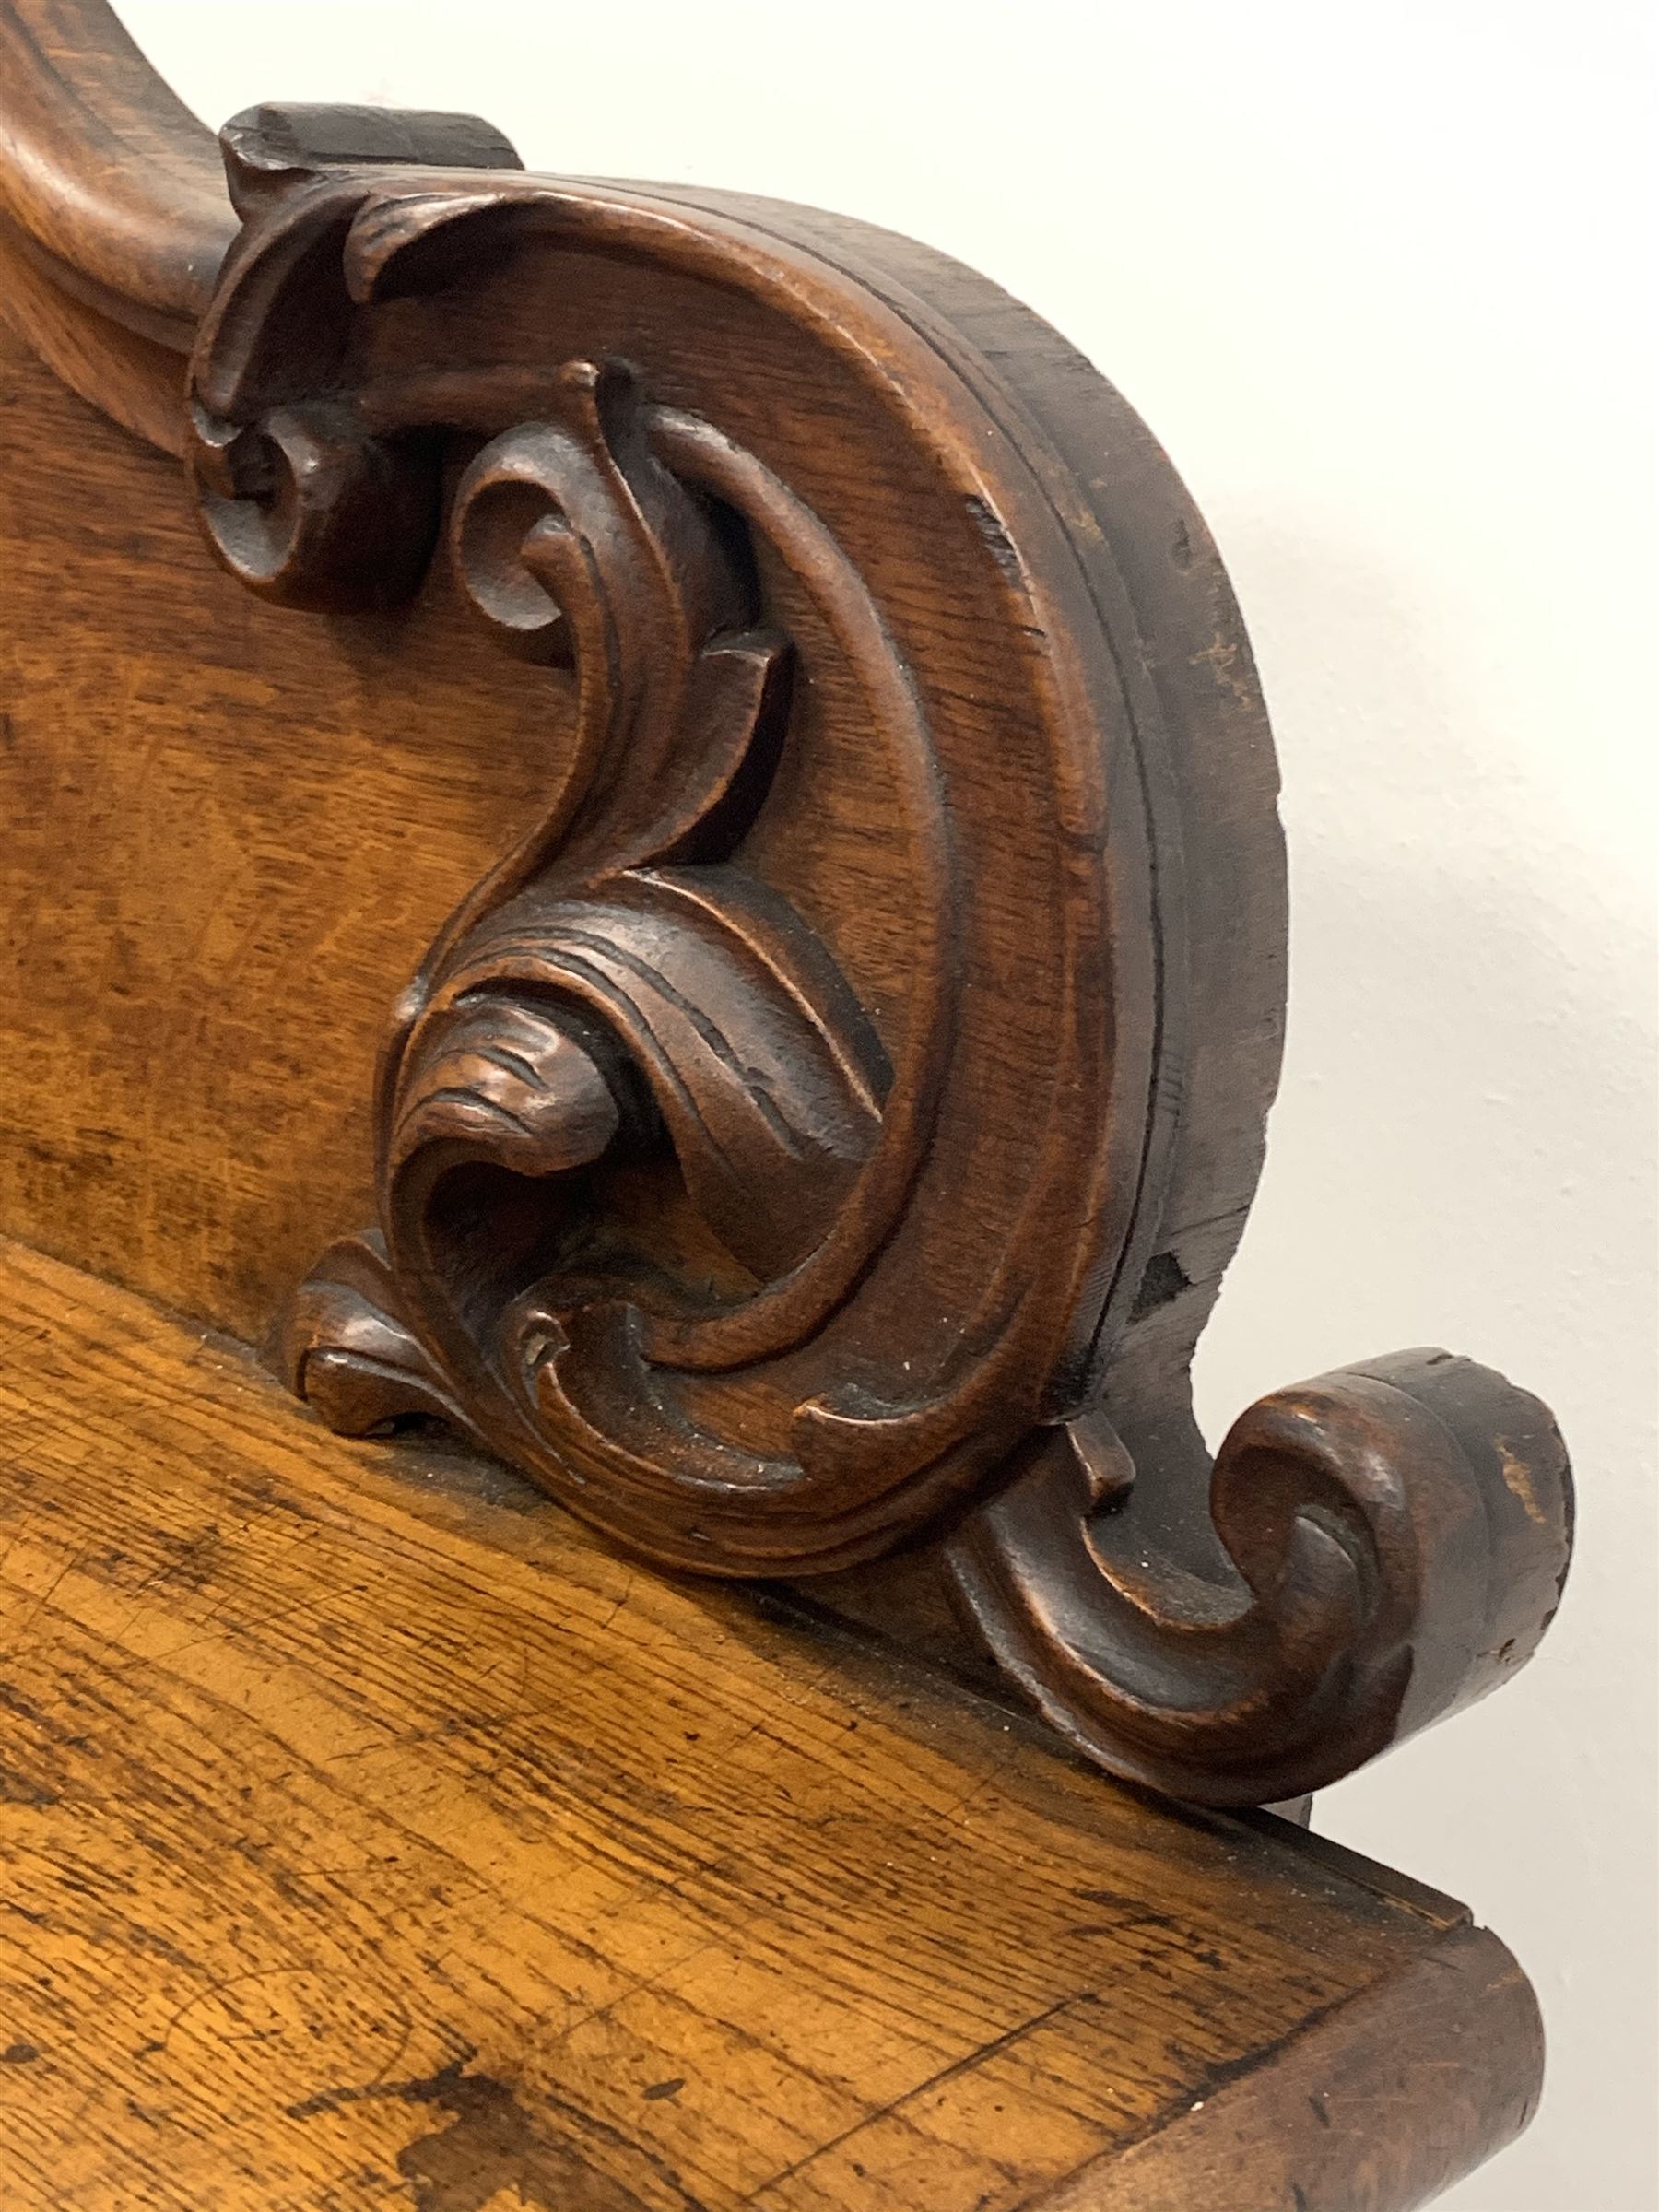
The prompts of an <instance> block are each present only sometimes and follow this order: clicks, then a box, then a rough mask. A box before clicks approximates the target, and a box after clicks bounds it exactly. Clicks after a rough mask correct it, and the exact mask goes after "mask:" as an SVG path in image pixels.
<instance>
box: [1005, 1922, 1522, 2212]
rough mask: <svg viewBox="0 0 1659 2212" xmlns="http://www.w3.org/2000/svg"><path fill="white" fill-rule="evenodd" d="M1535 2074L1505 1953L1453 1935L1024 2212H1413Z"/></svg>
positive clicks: (1460, 2166) (1457, 1931)
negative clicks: (1207, 2211)
mask: <svg viewBox="0 0 1659 2212" xmlns="http://www.w3.org/2000/svg"><path fill="white" fill-rule="evenodd" d="M1543 2069H1544V2029H1543V2022H1542V2019H1541V2018H1540V2016H1539V2012H1538V2006H1537V2000H1536V1997H1535V1995H1534V1993H1533V1989H1532V1985H1531V1983H1529V1982H1528V1981H1527V1979H1526V1976H1525V1975H1524V1973H1523V1972H1522V1971H1521V1968H1520V1966H1519V1965H1518V1964H1517V1962H1516V1960H1515V1959H1514V1957H1513V1956H1512V1953H1511V1952H1510V1951H1509V1950H1508V1949H1507V1947H1505V1946H1504V1945H1503V1944H1502V1943H1500V1941H1499V1939H1498V1937H1497V1936H1496V1935H1492V1934H1491V1932H1490V1931H1489V1930H1488V1929H1486V1928H1473V1927H1470V1928H1454V1929H1453V1930H1452V1931H1451V1932H1450V1933H1449V1934H1447V1935H1443V1936H1442V1937H1441V1939H1440V1940H1439V1941H1438V1942H1436V1943H1435V1944H1433V1945H1432V1946H1430V1947H1429V1948H1428V1949H1427V1950H1425V1951H1424V1952H1423V1954H1422V1955H1421V1957H1420V1958H1418V1959H1416V1960H1415V1961H1414V1962H1413V1963H1412V1964H1411V1965H1410V1966H1409V1967H1407V1968H1406V1970H1405V1971H1403V1972H1401V1973H1399V1974H1397V1975H1393V1976H1390V1977H1389V1978H1388V1979H1387V1980H1386V1981H1384V1982H1382V1983H1374V1984H1373V1985H1372V1986H1371V1988H1370V1989H1367V1990H1364V1991H1362V1992H1361V1993H1360V1994H1359V1995H1358V1996H1355V1997H1352V1998H1350V1999H1348V2000H1347V2002H1346V2003H1344V2004H1341V2005H1338V2006H1334V2007H1332V2008H1331V2009H1330V2010H1329V2011H1327V2012H1325V2013H1324V2014H1323V2015H1318V2016H1315V2018H1313V2019H1312V2021H1310V2022H1309V2024H1308V2025H1307V2026H1306V2027H1305V2028H1303V2029H1302V2030H1299V2031H1298V2032H1297V2033H1296V2034H1294V2035H1292V2036H1289V2037H1288V2038H1286V2039H1285V2040H1284V2041H1282V2042H1279V2043H1277V2044H1272V2045H1270V2046H1268V2047H1267V2048H1266V2049H1265V2050H1264V2051H1262V2052H1259V2053H1256V2054H1255V2056H1254V2057H1253V2058H1252V2059H1250V2060H1248V2061H1247V2062H1245V2063H1244V2064H1243V2065H1241V2066H1240V2067H1238V2068H1237V2069H1235V2070H1231V2071H1230V2072H1229V2073H1228V2074H1227V2075H1226V2076H1225V2077H1223V2078H1222V2079H1220V2080H1218V2082H1217V2084H1216V2086H1215V2090H1214V2093H1213V2094H1211V2095H1209V2096H1206V2097H1202V2098H1199V2099H1197V2100H1194V2101H1193V2102H1191V2103H1190V2104H1188V2105H1187V2106H1186V2107H1185V2108H1184V2109H1183V2110H1181V2111H1179V2112H1171V2114H1170V2115H1168V2117H1167V2118H1166V2119H1165V2120H1164V2121H1163V2122H1162V2123H1161V2124H1158V2125H1157V2126H1155V2127H1154V2128H1153V2129H1151V2130H1149V2131H1148V2132H1147V2133H1146V2134H1145V2135H1143V2136H1141V2137H1140V2138H1139V2140H1138V2141H1136V2142H1135V2143H1133V2144H1131V2145H1130V2146H1128V2147H1121V2148H1119V2149H1117V2150H1116V2151H1114V2152H1113V2154H1112V2156H1111V2157H1110V2158H1108V2159H1097V2160H1093V2161H1091V2162H1090V2163H1089V2164H1088V2165H1087V2166H1084V2167H1082V2168H1080V2169H1079V2170H1078V2171H1077V2172H1076V2173H1074V2174H1072V2175H1071V2176H1069V2177H1068V2178H1067V2179H1066V2180H1065V2182H1063V2183H1059V2184H1058V2185H1057V2186H1056V2187H1055V2188H1053V2189H1051V2190H1049V2191H1047V2192H1045V2193H1044V2194H1042V2195H1041V2197H1039V2198H1036V2199H1033V2200H1031V2205H1032V2207H1033V2212H1034V2208H1035V2206H1039V2205H1040V2206H1041V2212H1190V2207H1191V2206H1194V2205H1195V2204H1205V2205H1218V2206H1219V2205H1229V2206H1237V2207H1239V2212H1246V2207H1248V2212H1279V2208H1280V2207H1282V2208H1283V2212H1417V2207H1418V2206H1424V2205H1428V2204H1430V2203H1432V2202H1433V2201H1434V2199H1435V2198H1436V2197H1438V2196H1439V2195H1441V2194H1442V2192H1443V2191H1445V2190H1447V2189H1449V2188H1451V2186H1452V2185H1453V2183H1454V2182H1457V2181H1460V2180H1462V2179H1463V2177H1464V2176H1465V2174H1468V2173H1472V2172H1473V2171H1475V2170H1476V2168H1477V2167H1478V2166H1481V2165H1483V2164H1484V2163H1485V2162H1486V2160H1487V2159H1490V2158H1492V2157H1493V2156H1494V2155H1495V2154H1496V2153H1497V2152H1498V2151H1500V2150H1501V2149H1503V2148H1504V2147H1506V2146H1507V2145H1508V2144H1510V2143H1512V2142H1513V2140H1514V2139H1515V2137H1516V2136H1519V2135H1520V2133H1521V2131H1522V2130H1523V2128H1524V2127H1525V2126H1526V2124H1527V2123H1528V2121H1529V2120H1530V2119H1531V2118H1532V2116H1533V2113H1534V2112H1535V2110H1536V2107H1537V2101H1538V2092H1539V2089H1540V2087H1541V2085H1542V2081H1543Z"/></svg>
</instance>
